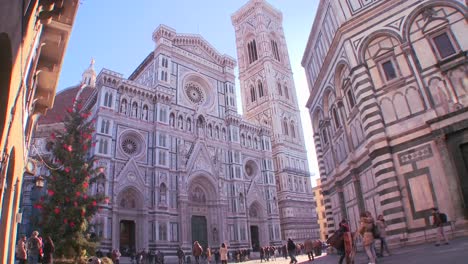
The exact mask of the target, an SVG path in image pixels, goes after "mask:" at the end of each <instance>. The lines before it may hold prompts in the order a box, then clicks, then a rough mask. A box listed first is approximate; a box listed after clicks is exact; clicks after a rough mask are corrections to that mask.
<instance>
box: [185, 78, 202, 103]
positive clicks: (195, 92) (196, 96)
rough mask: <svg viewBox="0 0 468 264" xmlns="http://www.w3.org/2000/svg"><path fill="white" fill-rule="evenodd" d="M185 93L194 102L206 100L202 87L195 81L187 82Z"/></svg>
mask: <svg viewBox="0 0 468 264" xmlns="http://www.w3.org/2000/svg"><path fill="white" fill-rule="evenodd" d="M185 94H186V95H187V97H188V98H189V100H190V101H192V103H195V104H199V103H201V102H203V101H204V100H205V96H204V94H203V92H202V90H201V89H200V87H199V86H198V85H197V84H196V83H193V82H190V83H187V85H185Z"/></svg>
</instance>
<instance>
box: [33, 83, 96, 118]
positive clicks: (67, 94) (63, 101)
mask: <svg viewBox="0 0 468 264" xmlns="http://www.w3.org/2000/svg"><path fill="white" fill-rule="evenodd" d="M80 87H81V85H80V84H79V85H75V86H71V87H69V88H67V89H65V90H62V91H60V92H59V93H58V94H56V95H55V101H54V107H53V108H52V109H49V110H48V111H47V113H46V114H45V115H44V116H41V117H40V118H39V121H38V122H37V123H38V125H49V124H55V123H61V122H62V121H63V118H64V117H65V114H66V113H67V109H68V108H70V107H72V106H73V100H74V99H75V97H76V95H77V94H78V91H79V90H80ZM93 91H94V88H93V87H90V86H86V87H85V88H84V89H83V91H82V92H81V94H80V95H79V97H80V99H81V100H82V102H83V104H84V102H86V101H87V100H88V99H89V97H90V96H91V94H92V93H93Z"/></svg>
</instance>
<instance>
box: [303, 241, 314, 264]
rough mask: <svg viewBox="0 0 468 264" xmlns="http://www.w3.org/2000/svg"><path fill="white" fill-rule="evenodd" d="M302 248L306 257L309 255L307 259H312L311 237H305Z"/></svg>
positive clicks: (312, 246)
mask: <svg viewBox="0 0 468 264" xmlns="http://www.w3.org/2000/svg"><path fill="white" fill-rule="evenodd" d="M304 249H305V252H306V254H307V257H309V261H314V242H313V241H312V239H307V240H306V241H305V242H304Z"/></svg>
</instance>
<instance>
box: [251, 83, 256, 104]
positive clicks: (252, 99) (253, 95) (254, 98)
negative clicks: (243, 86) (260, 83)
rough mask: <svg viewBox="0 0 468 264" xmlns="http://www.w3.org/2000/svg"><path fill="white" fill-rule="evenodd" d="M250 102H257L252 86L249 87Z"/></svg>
mask: <svg viewBox="0 0 468 264" xmlns="http://www.w3.org/2000/svg"><path fill="white" fill-rule="evenodd" d="M250 100H251V101H252V102H255V100H257V96H256V93H255V87H253V86H250Z"/></svg>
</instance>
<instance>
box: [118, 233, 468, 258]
mask: <svg viewBox="0 0 468 264" xmlns="http://www.w3.org/2000/svg"><path fill="white" fill-rule="evenodd" d="M297 259H298V261H299V262H298V263H299V264H337V263H338V260H339V256H338V255H336V254H332V255H327V254H323V255H322V256H320V257H316V258H315V260H314V261H313V262H310V261H308V258H307V256H306V255H300V256H298V257H297ZM121 263H123V264H125V263H129V262H127V261H126V260H124V261H123V262H122V261H121ZM166 263H167V264H172V263H175V259H171V258H167V259H166ZM200 263H201V264H206V263H205V262H200ZM212 263H214V262H212ZM229 263H234V262H229ZM242 263H244V264H258V263H260V260H251V261H247V262H242ZM262 263H266V264H273V263H274V264H289V259H287V260H286V259H284V258H277V259H276V261H268V262H262ZM343 263H345V261H343ZM367 263H368V261H367V257H366V256H365V254H364V252H363V251H362V248H359V249H358V254H357V256H356V259H355V264H367ZM377 263H379V264H381V263H385V264H389V263H404V264H466V263H468V237H463V238H457V239H454V240H451V241H450V245H442V246H439V247H436V246H434V244H432V243H426V244H422V245H417V246H406V247H401V248H397V249H393V250H392V255H391V256H387V257H383V258H378V260H377ZM192 264H194V262H192Z"/></svg>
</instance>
